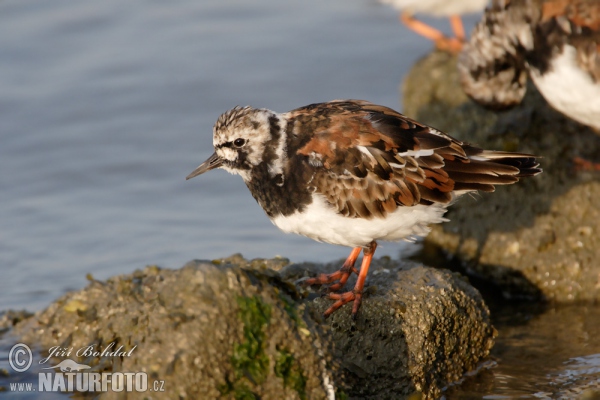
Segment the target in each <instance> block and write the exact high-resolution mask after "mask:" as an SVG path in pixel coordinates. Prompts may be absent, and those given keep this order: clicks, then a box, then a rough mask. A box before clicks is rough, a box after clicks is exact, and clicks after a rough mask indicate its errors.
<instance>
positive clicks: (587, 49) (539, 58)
mask: <svg viewBox="0 0 600 400" xmlns="http://www.w3.org/2000/svg"><path fill="white" fill-rule="evenodd" d="M458 66H459V71H460V75H461V83H462V86H463V88H464V89H465V92H466V93H467V94H468V95H469V96H470V97H471V98H473V99H474V100H475V101H477V102H479V103H481V104H483V105H484V106H487V107H491V108H507V107H511V106H513V105H515V104H518V103H519V102H520V101H521V100H522V98H523V96H524V95H525V91H526V80H527V74H529V76H530V77H531V79H532V81H533V82H534V83H535V85H536V87H537V88H538V90H539V91H540V93H541V94H542V95H543V96H544V98H545V99H546V101H548V103H549V104H550V105H551V106H552V107H554V108H555V109H556V110H558V111H560V112H562V113H563V114H565V115H567V116H568V117H570V118H572V119H574V120H576V121H578V122H580V123H582V124H585V125H588V126H591V127H592V128H595V129H596V130H600V1H598V0H547V1H543V0H537V1H536V0H496V1H494V2H493V5H492V7H491V8H490V9H488V10H486V12H485V14H484V16H483V19H482V20H481V22H479V23H478V24H477V26H476V27H475V29H474V31H473V34H472V35H471V39H470V41H469V42H468V43H467V44H466V45H465V47H464V49H463V51H462V53H461V55H460V56H459V62H458Z"/></svg>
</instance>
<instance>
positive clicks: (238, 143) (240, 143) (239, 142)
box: [233, 139, 246, 147]
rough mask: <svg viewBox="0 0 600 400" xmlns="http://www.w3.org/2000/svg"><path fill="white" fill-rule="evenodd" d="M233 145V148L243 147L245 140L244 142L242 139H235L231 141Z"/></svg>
mask: <svg viewBox="0 0 600 400" xmlns="http://www.w3.org/2000/svg"><path fill="white" fill-rule="evenodd" d="M233 144H234V146H235V147H242V146H243V145H245V144H246V140H244V139H235V140H234V141H233Z"/></svg>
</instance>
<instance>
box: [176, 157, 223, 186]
mask: <svg viewBox="0 0 600 400" xmlns="http://www.w3.org/2000/svg"><path fill="white" fill-rule="evenodd" d="M222 163H223V159H222V158H221V157H219V156H218V155H217V153H213V155H212V156H210V157H209V158H208V160H206V161H204V162H203V163H202V164H200V165H199V166H198V168H196V169H195V170H193V171H192V173H191V174H189V175H188V176H186V178H185V179H186V180H188V179H192V178H193V177H195V176H198V175H202V174H203V173H205V172H207V171H210V170H211V169H215V168H218V167H219V166H221V164H222Z"/></svg>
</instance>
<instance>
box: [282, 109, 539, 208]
mask: <svg viewBox="0 0 600 400" xmlns="http://www.w3.org/2000/svg"><path fill="white" fill-rule="evenodd" d="M288 117H290V118H291V119H292V120H294V121H295V123H294V128H293V132H292V133H293V134H295V135H297V136H303V135H310V136H311V138H310V140H308V141H306V142H304V143H303V144H302V145H301V146H300V147H299V149H298V150H297V155H298V156H299V157H304V158H305V160H306V163H307V164H309V165H310V166H311V167H312V168H313V170H314V174H313V176H312V178H311V179H310V182H309V185H310V186H311V187H313V188H314V190H315V191H316V192H318V193H321V194H323V195H324V196H325V198H326V199H327V201H328V202H329V203H331V204H332V205H333V206H335V207H336V208H337V210H338V211H339V212H340V213H341V214H343V215H345V216H348V217H363V218H372V217H384V216H386V215H387V214H388V213H390V212H393V211H394V210H396V209H397V208H398V207H400V206H407V207H410V206H414V205H417V204H432V203H448V202H450V201H451V200H452V198H453V192H454V191H457V190H484V191H493V190H494V185H496V184H509V183H513V182H516V181H518V177H519V176H524V175H533V174H535V173H537V172H539V170H537V169H535V167H536V166H537V164H535V159H533V158H532V157H531V156H526V155H522V154H514V153H494V152H486V151H483V150H481V149H478V148H475V147H472V146H469V145H466V144H463V143H461V142H459V141H457V140H454V139H452V138H451V137H449V136H447V135H445V134H443V133H441V132H439V131H436V130H435V129H433V128H431V127H428V126H426V125H423V124H419V123H418V122H415V121H413V120H411V119H409V118H406V117H405V116H403V115H402V114H400V113H398V112H396V111H394V110H392V109H390V108H387V107H383V106H377V105H375V104H372V103H369V102H366V101H359V100H337V101H333V102H329V103H320V104H313V105H310V106H307V107H303V108H300V109H297V110H293V111H290V113H289V114H288ZM490 155H491V156H490ZM488 157H492V159H488ZM532 160H533V161H532Z"/></svg>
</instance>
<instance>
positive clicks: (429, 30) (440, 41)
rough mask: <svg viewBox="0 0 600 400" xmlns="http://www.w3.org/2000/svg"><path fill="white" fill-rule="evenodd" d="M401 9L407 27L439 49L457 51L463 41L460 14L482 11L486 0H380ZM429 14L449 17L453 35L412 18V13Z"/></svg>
mask: <svg viewBox="0 0 600 400" xmlns="http://www.w3.org/2000/svg"><path fill="white" fill-rule="evenodd" d="M380 1H381V2H382V3H385V4H390V5H392V6H393V7H394V8H396V9H398V10H400V11H401V13H400V21H401V22H402V23H403V24H404V25H406V26H407V27H408V28H409V29H411V30H413V31H415V32H416V33H418V34H420V35H422V36H425V37H426V38H428V39H431V40H433V42H434V43H435V46H436V47H437V48H438V49H440V50H445V51H448V52H452V53H457V52H459V51H460V49H461V48H462V45H463V43H464V41H465V28H464V25H463V23H462V20H461V18H460V15H462V14H470V13H476V12H480V11H482V10H483V9H484V8H485V6H486V4H487V3H488V0H380ZM416 13H423V14H430V15H433V16H434V17H448V18H450V25H451V26H452V30H453V32H454V35H455V37H447V36H446V35H444V34H443V33H442V32H440V31H439V30H437V29H435V28H433V27H431V26H430V25H427V24H425V23H424V22H421V21H419V20H417V19H415V18H414V16H413V15H414V14H416Z"/></svg>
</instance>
